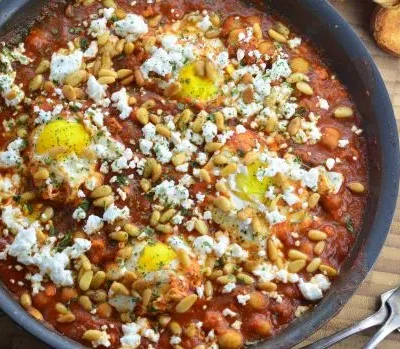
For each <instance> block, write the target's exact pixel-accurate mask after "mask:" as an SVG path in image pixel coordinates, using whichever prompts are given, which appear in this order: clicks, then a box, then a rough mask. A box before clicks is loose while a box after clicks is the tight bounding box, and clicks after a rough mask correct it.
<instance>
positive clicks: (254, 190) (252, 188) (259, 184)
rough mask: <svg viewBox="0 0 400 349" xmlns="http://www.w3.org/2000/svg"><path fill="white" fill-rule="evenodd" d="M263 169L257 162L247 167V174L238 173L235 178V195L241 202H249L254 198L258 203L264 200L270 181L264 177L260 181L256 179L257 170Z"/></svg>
mask: <svg viewBox="0 0 400 349" xmlns="http://www.w3.org/2000/svg"><path fill="white" fill-rule="evenodd" d="M261 167H265V166H263V165H262V164H261V163H260V162H259V161H256V162H254V163H253V164H251V165H249V166H247V173H246V174H245V173H239V174H238V175H237V176H236V185H237V187H238V189H239V191H238V192H237V193H236V194H237V195H238V196H239V197H240V198H241V199H243V200H247V201H249V200H251V198H252V197H255V198H256V199H258V200H259V201H261V202H262V201H264V200H265V192H266V191H267V189H268V187H269V186H270V185H272V179H271V178H267V177H264V178H263V180H262V181H259V180H258V179H257V171H258V170H259V168H261Z"/></svg>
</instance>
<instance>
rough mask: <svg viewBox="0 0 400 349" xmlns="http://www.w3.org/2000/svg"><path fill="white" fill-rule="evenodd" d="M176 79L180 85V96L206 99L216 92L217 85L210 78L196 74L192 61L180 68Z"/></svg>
mask: <svg viewBox="0 0 400 349" xmlns="http://www.w3.org/2000/svg"><path fill="white" fill-rule="evenodd" d="M178 80H179V82H180V83H181V85H182V90H181V92H180V93H179V96H180V97H181V98H189V99H191V100H200V101H207V100H210V99H211V98H213V97H214V96H215V95H216V94H217V92H218V89H217V86H215V84H214V82H213V81H212V80H211V79H209V78H207V77H201V76H198V75H197V74H196V70H195V65H194V63H191V64H188V65H186V66H184V67H183V68H182V69H181V70H180V72H179V77H178Z"/></svg>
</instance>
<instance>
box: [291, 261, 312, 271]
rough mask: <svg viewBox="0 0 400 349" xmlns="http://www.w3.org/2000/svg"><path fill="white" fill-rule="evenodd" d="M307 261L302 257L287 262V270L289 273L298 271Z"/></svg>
mask: <svg viewBox="0 0 400 349" xmlns="http://www.w3.org/2000/svg"><path fill="white" fill-rule="evenodd" d="M306 264H307V261H306V260H304V259H297V260H295V261H292V262H290V263H289V266H288V270H289V271H290V272H291V273H298V272H299V271H300V270H302V269H304V267H305V266H306Z"/></svg>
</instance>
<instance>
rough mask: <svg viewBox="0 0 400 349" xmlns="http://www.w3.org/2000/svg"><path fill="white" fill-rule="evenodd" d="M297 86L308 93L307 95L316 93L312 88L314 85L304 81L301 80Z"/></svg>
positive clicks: (302, 91)
mask: <svg viewBox="0 0 400 349" xmlns="http://www.w3.org/2000/svg"><path fill="white" fill-rule="evenodd" d="M296 88H297V89H298V90H299V91H300V92H301V93H303V94H305V95H307V96H312V95H313V94H314V90H313V89H312V87H311V86H310V85H309V84H308V83H307V82H304V81H299V82H298V83H297V84H296Z"/></svg>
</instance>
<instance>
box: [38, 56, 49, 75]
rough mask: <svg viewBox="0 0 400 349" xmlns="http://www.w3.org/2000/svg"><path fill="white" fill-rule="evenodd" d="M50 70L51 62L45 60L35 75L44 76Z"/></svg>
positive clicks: (41, 62)
mask: <svg viewBox="0 0 400 349" xmlns="http://www.w3.org/2000/svg"><path fill="white" fill-rule="evenodd" d="M49 69H50V62H49V61H48V60H47V59H43V60H42V61H40V63H39V65H38V66H37V68H36V70H35V73H36V74H43V73H45V72H47V71H48V70H49Z"/></svg>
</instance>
